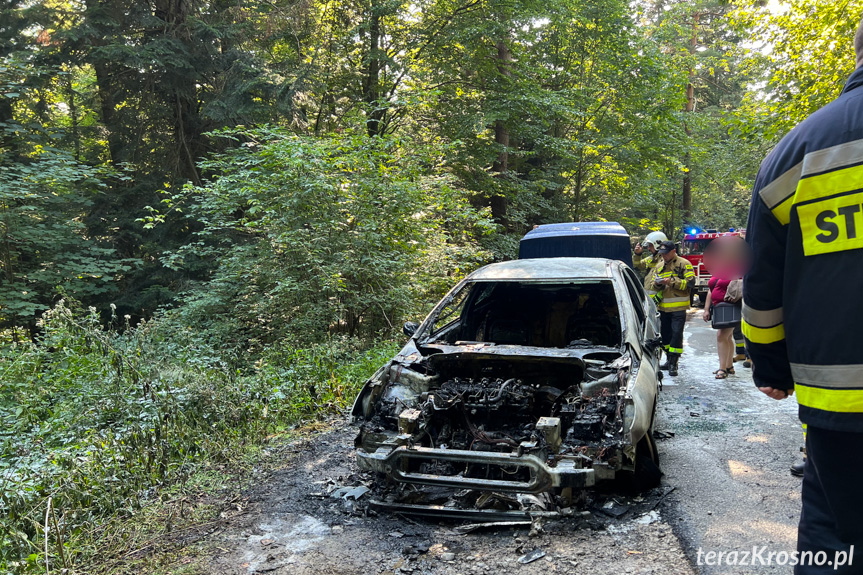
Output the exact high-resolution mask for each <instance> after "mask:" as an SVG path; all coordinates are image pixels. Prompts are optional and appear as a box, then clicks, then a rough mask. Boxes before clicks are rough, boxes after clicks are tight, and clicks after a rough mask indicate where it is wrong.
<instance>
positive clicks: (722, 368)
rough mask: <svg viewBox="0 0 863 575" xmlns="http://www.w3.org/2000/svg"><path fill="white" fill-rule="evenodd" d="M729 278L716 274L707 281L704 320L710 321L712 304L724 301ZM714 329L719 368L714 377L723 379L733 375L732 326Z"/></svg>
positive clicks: (729, 282)
mask: <svg viewBox="0 0 863 575" xmlns="http://www.w3.org/2000/svg"><path fill="white" fill-rule="evenodd" d="M730 284H731V280H727V279H722V278H719V277H716V276H713V277H712V278H710V281H709V282H707V299H706V300H705V302H704V313H703V314H702V318H703V319H704V321H710V319H711V317H712V315H713V304H714V303H718V302H723V301H725V294H726V293H727V291H728V286H729V285H730ZM715 329H716V351H717V353H718V354H719V369H717V370H716V371H715V372H713V373H714V374H715V377H716V379H725V378H726V377H728V376H729V375H734V330H735V328H734V327H720V328H715Z"/></svg>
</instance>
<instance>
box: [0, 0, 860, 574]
mask: <svg viewBox="0 0 863 575" xmlns="http://www.w3.org/2000/svg"><path fill="white" fill-rule="evenodd" d="M771 7H772V5H770V4H768V3H766V2H764V1H762V0H745V1H744V0H741V1H734V2H731V1H727V0H695V1H692V0H688V1H684V0H637V1H636V2H629V1H628V0H597V1H593V2H582V1H579V0H546V1H543V2H538V1H536V0H508V1H507V2H501V1H499V0H420V1H419V2H402V1H399V0H392V1H387V2H382V1H379V0H348V1H345V2H324V1H319V0H303V1H299V0H270V1H267V2H261V1H259V0H242V1H240V2H233V3H226V2H222V1H221V0H176V1H172V2H166V1H164V0H154V1H153V2H140V1H138V0H100V1H99V2H96V1H93V0H85V1H84V2H79V3H69V2H65V1H63V0H51V1H50V2H49V1H47V0H34V1H32V2H23V1H21V0H6V1H5V2H3V3H0V21H2V22H3V25H2V27H0V329H3V330H4V331H3V332H2V338H0V422H1V423H2V425H3V428H2V429H3V431H2V435H0V441H2V443H0V450H2V460H0V570H2V569H3V568H5V569H7V570H16V571H21V572H27V571H30V572H39V571H40V570H45V569H46V568H50V570H51V571H55V570H58V569H59V568H61V567H64V566H71V565H78V564H80V563H81V562H88V561H91V560H92V558H93V550H94V549H96V546H97V545H98V544H99V541H100V538H101V537H103V536H104V533H103V532H102V531H101V529H102V527H101V526H102V525H104V521H105V520H106V518H109V517H112V516H134V515H135V514H136V513H137V512H138V510H139V508H140V507H141V506H142V505H145V504H146V502H147V501H148V498H149V497H151V495H152V494H153V493H154V492H156V491H158V490H159V489H161V488H164V487H165V486H168V485H170V484H172V483H176V482H178V481H179V482H182V481H184V480H185V478H186V477H188V476H190V475H192V474H194V473H195V472H196V471H197V470H198V469H199V468H200V466H201V465H203V464H204V463H206V462H212V461H227V460H230V459H231V458H234V457H237V456H238V454H239V453H241V452H242V450H243V449H248V448H249V446H253V445H256V444H258V443H259V442H260V441H261V440H262V438H264V437H266V436H267V435H268V434H271V433H279V432H280V431H281V430H283V429H285V428H286V427H287V426H289V425H291V424H292V423H293V422H296V421H299V420H302V419H304V418H309V417H316V416H318V415H320V414H322V413H342V412H343V409H344V407H345V406H346V405H347V404H348V403H349V402H350V400H351V398H352V395H353V394H354V393H355V391H356V389H357V388H358V386H359V385H360V384H361V383H362V381H363V380H364V379H365V378H366V377H368V376H369V375H370V374H371V373H372V371H373V370H374V369H376V368H377V367H378V366H379V365H380V363H381V362H383V361H384V360H385V358H386V357H387V356H388V355H389V354H391V353H392V352H393V351H394V346H395V345H397V344H395V343H393V342H394V340H395V339H397V338H399V337H400V335H399V329H400V326H401V324H402V322H404V321H406V320H409V319H420V318H421V317H422V315H423V314H424V313H426V312H427V311H428V309H429V307H430V305H431V303H432V302H434V301H435V300H437V299H438V298H439V297H440V296H441V294H442V293H444V292H445V291H446V290H447V289H448V288H449V287H450V286H451V285H452V284H453V283H454V282H455V281H456V280H457V279H459V278H460V277H462V276H463V275H464V274H466V273H468V272H469V271H471V270H473V269H474V268H476V267H477V266H479V265H481V264H483V263H486V262H489V261H493V260H496V259H505V258H510V257H513V256H514V255H515V253H516V249H517V242H518V239H519V238H520V237H521V235H523V233H524V232H525V231H527V230H529V229H530V228H531V227H532V226H533V225H536V224H542V223H550V222H559V221H568V220H575V221H579V220H593V219H602V220H616V221H620V222H621V223H622V224H623V225H624V226H625V227H626V228H627V229H628V230H629V231H630V233H631V234H632V235H633V236H640V235H643V234H644V233H646V232H647V231H649V230H653V229H663V230H664V231H665V232H666V233H667V234H669V235H671V236H676V237H679V236H680V234H681V231H682V229H683V228H684V227H688V226H690V225H696V226H700V227H716V228H725V227H735V228H736V227H741V226H743V225H745V220H746V214H747V209H748V202H749V190H750V189H751V184H752V181H753V179H754V177H755V173H756V171H757V167H758V164H759V162H760V160H761V158H763V157H764V155H765V154H766V153H767V151H768V150H769V149H770V147H771V146H772V145H773V144H774V143H775V142H776V141H777V139H778V138H779V137H781V136H782V135H783V134H784V133H786V132H787V131H788V130H789V129H790V128H791V127H793V126H794V124H796V123H797V122H798V121H800V120H801V119H802V118H804V117H805V116H806V115H807V114H809V113H811V112H812V111H813V110H815V109H817V108H818V107H820V106H821V105H823V104H825V103H827V102H828V101H829V100H830V99H831V98H833V97H834V96H835V95H836V94H837V93H838V92H839V91H840V90H841V87H842V84H843V81H844V79H845V78H846V77H847V75H848V74H849V73H850V72H851V70H853V68H854V57H853V50H852V38H853V31H854V29H855V28H856V26H857V24H858V21H859V17H860V15H861V14H863V1H861V0H841V1H835V0H830V1H828V0H787V1H784V2H780V3H779V7H778V8H776V7H772V9H771ZM154 490H155V491H154ZM55 519H56V525H54V520H55ZM46 520H47V521H48V524H49V529H48V532H47V535H46V532H45V522H46ZM46 544H47V553H46ZM64 545H65V546H64ZM46 565H47V566H48V567H46Z"/></svg>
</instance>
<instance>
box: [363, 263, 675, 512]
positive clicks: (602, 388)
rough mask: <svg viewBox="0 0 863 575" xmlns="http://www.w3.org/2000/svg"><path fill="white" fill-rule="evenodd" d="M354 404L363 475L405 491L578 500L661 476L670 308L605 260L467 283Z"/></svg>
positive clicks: (493, 272)
mask: <svg viewBox="0 0 863 575" xmlns="http://www.w3.org/2000/svg"><path fill="white" fill-rule="evenodd" d="M405 330H406V333H408V334H409V335H410V340H409V341H408V343H407V345H405V346H404V348H403V349H402V350H401V351H400V352H399V353H398V355H396V356H395V357H394V358H393V359H392V360H391V361H390V362H388V363H387V364H386V365H384V366H383V367H382V368H380V369H379V370H378V371H377V372H376V373H375V374H374V376H372V377H371V378H370V379H369V380H368V381H367V382H366V384H365V386H364V387H363V389H362V390H361V391H360V393H359V395H358V396H357V398H356V401H355V403H354V406H353V411H352V414H353V419H354V421H355V422H356V423H359V426H360V431H359V435H358V437H357V440H356V447H357V456H358V462H359V465H360V467H361V468H363V469H365V470H369V471H374V472H379V473H380V474H383V475H384V476H385V477H386V478H387V480H388V481H389V482H390V483H391V484H392V483H394V484H396V485H401V486H410V485H414V486H436V487H446V488H451V489H453V490H456V491H461V492H462V493H468V492H473V493H475V494H481V493H504V494H506V493H511V494H534V495H537V494H546V496H548V495H552V496H557V497H558V498H560V497H562V498H564V499H567V498H571V497H572V494H573V492H574V490H581V489H583V488H586V487H590V486H593V485H595V484H597V483H599V482H602V481H607V480H614V479H621V478H627V477H629V478H632V477H634V476H637V474H638V473H639V471H640V470H641V469H643V468H650V470H651V471H652V473H653V475H654V476H655V477H656V478H657V480H658V468H657V467H656V465H657V464H658V457H657V453H656V449H655V445H654V442H653V437H652V434H651V432H652V427H653V416H654V412H655V409H656V400H657V392H658V387H659V378H660V377H661V372H660V371H659V369H658V366H657V364H658V358H659V349H660V340H659V337H658V333H659V330H658V325H657V315H656V309H655V307H654V305H653V303H652V301H651V300H650V298H649V297H647V296H646V294H645V292H644V290H643V289H642V287H641V284H640V282H639V281H638V279H637V277H636V275H635V273H634V272H633V271H632V269H630V268H629V267H628V266H627V265H625V264H624V263H623V262H621V261H618V260H610V259H602V258H566V257H562V258H556V257H555V258H544V259H523V260H514V261H508V262H503V263H496V264H491V265H488V266H485V267H483V268H481V269H479V270H477V271H476V272H474V273H472V274H470V275H469V276H468V277H467V278H465V279H464V280H462V281H461V282H459V283H458V285H456V286H455V287H454V288H453V289H452V290H451V291H450V292H449V293H448V294H447V295H446V297H444V298H443V300H442V301H441V302H440V303H439V304H438V305H437V306H435V308H434V309H433V310H432V312H431V313H430V314H429V316H428V317H427V318H426V319H425V321H423V323H422V324H421V325H419V326H417V325H416V324H406V326H405Z"/></svg>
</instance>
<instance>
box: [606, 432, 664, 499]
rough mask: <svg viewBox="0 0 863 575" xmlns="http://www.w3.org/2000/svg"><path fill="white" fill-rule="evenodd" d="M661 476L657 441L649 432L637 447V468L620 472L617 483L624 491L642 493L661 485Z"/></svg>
mask: <svg viewBox="0 0 863 575" xmlns="http://www.w3.org/2000/svg"><path fill="white" fill-rule="evenodd" d="M661 478H662V471H660V469H659V452H658V451H657V449H656V441H655V440H654V439H653V435H652V434H651V433H650V432H648V433H647V435H645V436H644V437H642V438H641V441H639V442H638V445H637V446H636V447H635V470H634V471H622V472H618V474H617V477H616V478H615V483H617V486H618V488H619V489H621V490H622V491H625V492H629V493H642V492H644V491H647V490H649V489H653V488H654V487H656V486H657V485H659V481H660V479H661Z"/></svg>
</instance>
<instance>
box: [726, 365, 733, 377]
mask: <svg viewBox="0 0 863 575" xmlns="http://www.w3.org/2000/svg"><path fill="white" fill-rule="evenodd" d="M725 373H727V374H728V375H734V368H733V367H727V368H725Z"/></svg>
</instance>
